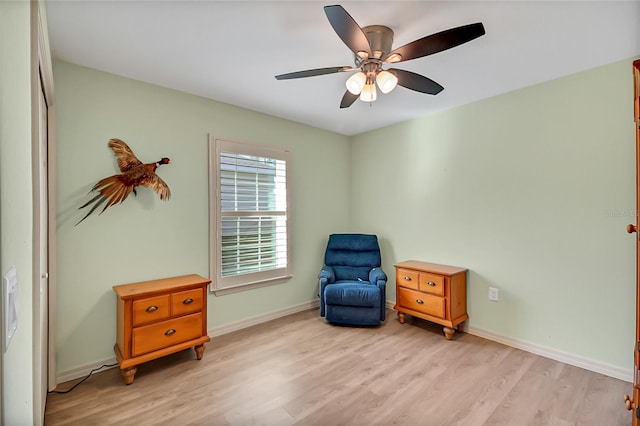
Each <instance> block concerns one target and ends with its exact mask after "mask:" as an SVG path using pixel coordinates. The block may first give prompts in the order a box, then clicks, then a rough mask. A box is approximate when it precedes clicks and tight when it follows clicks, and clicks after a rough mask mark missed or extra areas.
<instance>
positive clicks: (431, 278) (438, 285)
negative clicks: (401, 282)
mask: <svg viewBox="0 0 640 426" xmlns="http://www.w3.org/2000/svg"><path fill="white" fill-rule="evenodd" d="M420 291H425V292H427V293H431V294H435V295H438V296H444V277H443V276H442V275H436V274H430V273H428V272H420Z"/></svg>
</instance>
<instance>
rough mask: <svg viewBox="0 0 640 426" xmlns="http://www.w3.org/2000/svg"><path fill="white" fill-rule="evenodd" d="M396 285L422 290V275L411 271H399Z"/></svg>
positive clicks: (397, 271)
mask: <svg viewBox="0 0 640 426" xmlns="http://www.w3.org/2000/svg"><path fill="white" fill-rule="evenodd" d="M396 284H397V285H399V286H400V287H405V288H412V289H414V290H418V289H419V288H420V274H419V273H418V272H417V271H412V270H410V269H397V270H396Z"/></svg>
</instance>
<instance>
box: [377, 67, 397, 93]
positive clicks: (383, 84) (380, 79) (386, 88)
mask: <svg viewBox="0 0 640 426" xmlns="http://www.w3.org/2000/svg"><path fill="white" fill-rule="evenodd" d="M376 83H378V87H379V88H380V91H381V92H382V93H389V92H391V91H392V90H393V89H395V88H396V85H397V84H398V77H396V76H395V75H393V73H391V72H389V71H380V72H379V73H378V75H377V76H376Z"/></svg>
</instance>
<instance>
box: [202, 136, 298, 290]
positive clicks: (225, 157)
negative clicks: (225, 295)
mask: <svg viewBox="0 0 640 426" xmlns="http://www.w3.org/2000/svg"><path fill="white" fill-rule="evenodd" d="M210 152H213V153H214V155H213V158H212V159H211V167H212V168H213V169H214V170H213V171H214V172H215V173H212V176H214V178H215V182H212V184H215V187H216V191H215V202H214V203H212V213H213V214H212V215H211V216H213V217H214V220H215V224H214V223H212V224H211V225H212V229H214V225H215V230H216V234H215V236H212V238H211V241H212V245H214V247H212V250H211V252H212V253H213V255H214V257H215V259H212V262H211V265H212V268H215V271H216V279H215V281H214V285H213V288H214V290H223V289H233V288H235V289H237V288H238V287H243V286H253V287H255V286H258V285H265V284H269V283H271V282H275V281H278V280H282V279H284V278H287V277H289V254H290V250H289V243H288V242H289V232H288V222H289V218H288V205H289V203H288V191H287V157H288V152H287V151H286V150H283V149H279V148H273V147H264V146H259V145H252V144H246V143H240V142H231V141H225V140H220V139H213V147H212V149H210ZM212 195H214V194H212ZM212 275H213V274H212Z"/></svg>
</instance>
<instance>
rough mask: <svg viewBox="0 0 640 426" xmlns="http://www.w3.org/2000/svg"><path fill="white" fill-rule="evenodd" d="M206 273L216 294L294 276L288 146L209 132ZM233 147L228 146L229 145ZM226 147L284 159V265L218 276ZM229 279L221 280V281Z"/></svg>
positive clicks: (232, 291) (219, 272) (229, 292)
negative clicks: (222, 162) (222, 154)
mask: <svg viewBox="0 0 640 426" xmlns="http://www.w3.org/2000/svg"><path fill="white" fill-rule="evenodd" d="M208 145H209V184H208V190H209V274H210V278H211V284H210V287H209V288H210V290H211V291H212V292H214V293H215V294H216V295H217V296H221V295H225V294H231V293H236V292H240V291H245V290H250V289H254V288H259V287H265V286H271V285H275V284H281V283H284V282H286V281H288V280H289V279H291V278H292V277H293V275H292V274H291V258H292V252H291V201H290V200H291V171H290V166H291V162H290V152H289V150H288V149H287V148H283V147H278V146H272V145H259V144H256V143H249V142H240V141H236V140H232V139H227V138H222V137H217V136H214V135H212V134H209V143H208ZM230 146H231V147H233V148H231V149H229V148H228V147H230ZM223 148H227V152H229V151H230V152H240V153H244V154H247V155H254V156H258V157H267V158H274V159H278V160H283V161H285V164H286V173H287V174H286V178H287V180H286V191H287V199H286V219H287V222H286V223H287V227H286V229H287V242H286V244H287V265H286V266H285V267H284V268H278V269H274V270H268V271H263V272H259V273H253V274H246V278H245V279H241V278H238V277H241V275H236V276H233V277H226V279H225V278H223V277H222V276H221V270H222V269H221V256H220V251H221V244H222V237H221V223H222V220H221V218H222V217H223V216H222V215H221V212H220V208H221V206H220V162H219V159H220V152H221V151H222V150H223ZM229 278H231V279H229ZM225 281H226V282H232V283H231V284H224V282H225Z"/></svg>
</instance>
